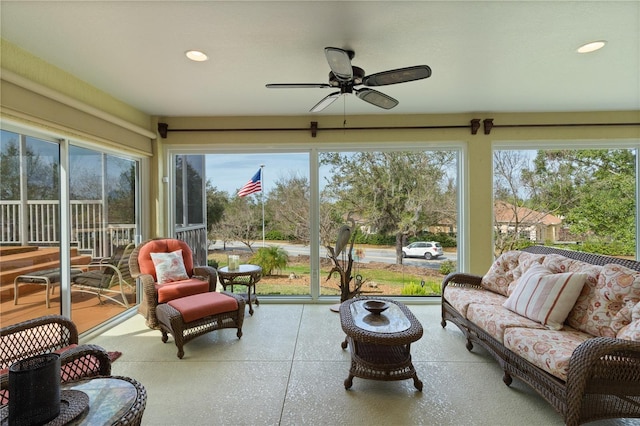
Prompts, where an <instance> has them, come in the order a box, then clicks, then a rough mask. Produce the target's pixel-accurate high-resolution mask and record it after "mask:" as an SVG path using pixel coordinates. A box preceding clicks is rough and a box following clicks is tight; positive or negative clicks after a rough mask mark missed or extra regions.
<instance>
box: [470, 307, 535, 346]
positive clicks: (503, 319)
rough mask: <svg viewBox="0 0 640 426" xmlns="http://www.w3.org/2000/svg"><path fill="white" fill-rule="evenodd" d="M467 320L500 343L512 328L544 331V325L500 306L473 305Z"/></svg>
mask: <svg viewBox="0 0 640 426" xmlns="http://www.w3.org/2000/svg"><path fill="white" fill-rule="evenodd" d="M467 318H468V319H469V321H471V322H473V323H474V324H475V325H477V326H478V327H480V328H481V329H483V330H484V331H486V332H487V333H489V334H490V335H491V336H492V337H493V338H495V339H496V340H498V341H499V342H500V343H502V342H503V341H504V332H505V330H507V329H509V328H511V327H525V328H541V329H544V326H543V325H542V324H540V323H538V322H536V321H532V320H530V319H529V318H526V317H523V316H522V315H519V314H516V313H515V312H511V311H510V310H508V309H507V308H504V307H502V306H500V305H487V304H484V303H472V304H471V305H469V308H468V309H467Z"/></svg>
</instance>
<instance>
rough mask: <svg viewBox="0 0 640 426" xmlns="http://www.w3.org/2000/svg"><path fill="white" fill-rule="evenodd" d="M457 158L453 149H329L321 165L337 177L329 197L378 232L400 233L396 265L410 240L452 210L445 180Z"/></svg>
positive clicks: (333, 178)
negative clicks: (359, 150) (352, 151)
mask: <svg viewBox="0 0 640 426" xmlns="http://www.w3.org/2000/svg"><path fill="white" fill-rule="evenodd" d="M454 160H455V153H453V152H449V151H432V152H421V151H406V152H402V151H393V152H357V153H348V154H345V153H326V154H323V155H322V157H321V164H323V165H329V166H331V167H332V170H331V171H332V175H331V178H330V182H329V184H328V186H327V187H326V188H325V189H326V193H325V196H326V197H327V198H328V199H333V200H340V201H339V203H338V204H339V205H340V207H341V208H342V209H343V213H345V212H354V213H357V214H358V215H360V216H361V217H362V219H363V220H365V221H366V222H367V223H368V224H369V225H370V226H371V227H373V228H374V229H375V230H376V231H377V232H378V233H383V234H385V233H386V234H393V235H395V237H396V263H402V244H403V242H404V239H405V238H406V237H407V236H408V235H413V234H416V233H418V232H420V231H423V230H424V229H426V228H428V227H429V226H431V225H436V224H438V223H439V222H440V221H441V219H442V218H443V217H444V211H443V210H448V207H447V206H446V205H445V206H444V209H443V205H442V203H443V200H445V199H446V198H447V195H446V190H447V185H446V184H443V182H446V180H447V177H446V176H447V173H446V172H447V169H448V167H450V166H451V165H452V164H453V162H454ZM447 204H448V203H447Z"/></svg>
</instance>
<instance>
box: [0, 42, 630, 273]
mask: <svg viewBox="0 0 640 426" xmlns="http://www.w3.org/2000/svg"><path fill="white" fill-rule="evenodd" d="M1 65H2V68H3V69H8V70H10V71H11V73H13V74H16V75H18V76H20V77H21V78H25V79H27V80H29V81H32V82H33V83H35V84H36V85H40V86H43V87H45V88H49V89H52V90H55V91H56V92H57V93H60V94H62V95H64V97H68V98H72V99H76V100H78V101H81V102H82V103H83V104H86V105H89V106H90V107H91V108H95V109H98V110H100V111H103V112H104V113H106V114H107V115H109V116H113V117H116V118H117V119H119V120H123V121H125V122H127V123H131V124H132V125H133V127H134V130H131V129H130V128H123V127H122V126H121V125H118V124H113V123H111V122H109V121H108V120H105V119H101V118H96V117H91V115H90V114H89V115H88V114H87V113H85V112H81V111H78V110H77V109H76V108H73V107H70V106H68V105H64V103H60V101H54V100H52V99H48V98H47V96H43V95H42V94H36V93H30V92H31V90H29V89H26V88H25V87H21V86H19V85H16V84H15V82H9V81H6V80H5V78H4V77H3V81H2V87H1V89H2V97H1V98H0V107H1V109H0V114H2V117H3V118H10V119H12V120H17V121H22V122H25V123H29V124H30V125H37V126H41V127H43V128H44V129H46V128H52V129H58V130H60V129H62V130H64V131H66V132H69V133H75V134H76V135H77V136H78V137H83V138H86V139H88V140H89V141H92V142H95V143H101V144H108V145H111V146H114V147H120V148H122V149H125V150H127V151H130V152H134V153H138V154H139V155H144V156H149V157H150V159H151V161H150V163H151V164H150V173H149V177H148V180H147V181H148V182H149V187H148V190H147V188H145V191H143V194H144V196H145V197H146V199H145V200H144V203H145V205H146V206H147V207H146V211H145V217H146V218H148V219H149V221H150V227H149V228H148V229H149V233H150V234H151V235H145V237H147V236H148V237H153V236H162V235H166V232H167V229H168V224H167V223H166V218H167V217H168V215H167V208H168V203H167V195H168V194H167V191H168V190H169V188H168V185H166V184H163V183H162V177H163V176H167V175H168V173H167V170H166V167H167V162H166V161H165V158H164V157H165V154H166V150H167V147H175V146H178V147H185V148H186V147H190V148H197V147H198V146H204V147H206V148H207V149H212V148H213V149H215V148H216V147H220V148H222V147H225V148H233V147H238V146H244V147H250V148H252V149H255V150H261V149H270V148H274V147H280V148H281V147H285V146H289V147H291V148H300V147H305V146H306V147H311V146H327V147H331V146H336V147H338V146H340V145H341V144H345V143H353V144H358V143H363V144H366V145H372V146H373V145H375V146H389V145H390V144H393V145H392V146H401V145H402V143H403V142H404V143H414V142H419V143H425V144H435V145H438V144H447V143H455V144H459V145H462V146H463V147H464V149H465V152H466V156H465V164H464V173H465V175H464V177H465V180H464V182H463V185H464V187H465V193H466V198H465V200H464V202H463V208H464V213H465V215H464V216H465V217H466V218H467V222H468V223H466V224H465V225H466V226H464V229H465V230H466V232H467V235H465V236H463V237H462V239H461V241H463V246H462V247H460V250H463V251H464V253H465V259H466V265H465V269H466V270H467V271H468V272H472V273H478V274H483V273H484V272H486V270H487V268H488V267H489V265H490V264H491V262H492V260H493V257H492V242H491V237H492V211H493V209H492V147H493V145H494V144H496V143H506V142H507V141H514V142H513V143H514V145H516V146H518V145H519V144H520V145H522V144H526V146H527V147H536V146H538V145H545V146H549V145H551V146H553V145H554V144H563V145H566V144H567V143H570V144H571V143H576V144H577V143H584V142H589V141H601V144H602V145H604V146H606V145H608V144H609V145H612V146H613V144H615V143H618V142H619V141H626V142H628V143H630V142H635V143H636V144H638V143H640V142H639V141H640V126H638V125H635V126H598V127H587V126H584V127H581V126H564V127H509V128H500V127H499V126H501V125H519V124H530V125H531V124H580V123H581V124H588V123H622V122H626V123H640V111H623V112H576V113H553V112H548V113H526V114H525V113H523V114H499V113H473V114H442V115H408V116H401V115H372V116H351V117H349V116H348V117H347V122H346V126H344V117H343V116H324V115H322V116H318V115H304V116H289V117H149V116H147V115H146V114H144V113H143V112H140V111H137V110H135V109H134V108H132V107H130V106H128V105H126V104H123V103H122V102H120V101H118V100H116V99H114V98H112V97H110V96H109V95H108V94H106V93H103V92H100V91H98V90H97V89H95V88H92V87H91V86H88V85H87V84H86V83H84V82H82V81H80V80H78V79H75V78H74V77H73V76H70V75H69V74H67V73H65V72H64V71H62V70H59V69H57V68H55V67H52V66H51V65H49V64H46V63H44V62H42V61H41V60H40V59H38V58H35V57H33V56H31V55H29V54H28V53H26V52H24V51H22V50H20V49H19V48H17V47H15V46H13V45H11V44H9V43H6V42H5V41H2V62H1ZM472 118H479V119H486V118H493V119H494V125H495V126H496V127H494V128H493V130H492V131H491V134H490V135H485V134H484V133H483V129H482V127H481V128H480V129H479V131H478V134H476V135H471V133H470V130H469V129H468V128H464V129H404V130H403V129H395V130H393V129H392V130H380V129H369V130H348V129H344V128H343V127H347V128H356V127H401V126H405V127H406V126H468V125H469V123H470V120H471V119H472ZM116 121H117V120H116ZM311 121H317V122H318V127H319V130H318V133H317V136H316V137H315V138H314V137H312V136H311V132H310V131H309V130H308V129H309V127H310V122H311ZM158 122H163V123H167V124H168V125H169V129H170V130H176V129H185V128H199V129H211V128H212V129H227V130H228V129H237V130H236V131H221V132H170V133H169V135H168V137H167V138H166V139H162V138H160V137H159V136H158V137H157V139H156V140H153V135H151V136H149V135H146V136H144V135H142V134H140V132H136V131H135V128H136V127H139V128H142V129H143V130H144V129H146V130H147V132H148V133H152V134H153V133H155V131H156V128H157V123H158ZM277 128H280V129H284V128H287V129H288V128H293V129H300V130H292V131H284V130H280V131H268V130H265V131H246V130H245V131H242V130H239V129H277ZM323 128H324V129H327V128H335V129H337V130H323ZM142 133H144V132H142Z"/></svg>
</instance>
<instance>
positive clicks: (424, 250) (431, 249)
mask: <svg viewBox="0 0 640 426" xmlns="http://www.w3.org/2000/svg"><path fill="white" fill-rule="evenodd" d="M442 253H443V252H442V246H441V245H440V243H439V242H437V241H416V242H415V243H411V244H409V245H408V246H406V247H402V257H424V258H425V259H427V260H429V259H435V258H437V257H438V256H442Z"/></svg>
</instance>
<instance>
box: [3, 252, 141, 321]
mask: <svg viewBox="0 0 640 426" xmlns="http://www.w3.org/2000/svg"><path fill="white" fill-rule="evenodd" d="M74 250H75V249H72V253H71V256H72V262H73V264H75V265H78V264H87V263H89V262H90V261H91V258H90V257H88V256H82V255H79V254H78V253H77V252H76V251H74ZM58 266H59V250H58V249H57V248H38V247H2V248H1V249H0V327H4V326H7V325H11V324H15V323H18V322H21V321H24V320H27V319H31V318H36V317H39V316H43V315H50V314H60V313H61V307H60V288H59V286H58V285H56V286H54V291H53V293H52V294H50V307H49V308H47V306H46V303H45V286H43V285H39V284H20V290H19V291H20V298H19V301H18V304H17V305H14V297H13V280H14V279H15V277H16V276H18V275H24V274H27V273H29V272H32V271H37V270H43V269H50V268H53V267H58ZM128 300H129V302H130V303H131V305H133V304H134V303H135V295H134V294H131V295H129V297H128ZM124 311H125V308H124V307H123V306H121V305H118V304H116V303H113V302H111V301H109V300H105V299H103V301H102V303H100V301H99V300H98V297H97V296H96V295H93V294H88V293H82V292H78V291H72V292H71V319H72V320H73V322H74V323H75V324H76V325H77V327H78V331H79V332H80V333H83V332H85V331H87V330H90V329H91V328H93V327H96V326H97V325H99V324H101V323H103V322H105V321H106V320H108V319H109V318H112V317H113V316H115V315H118V314H120V313H122V312H124Z"/></svg>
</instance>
